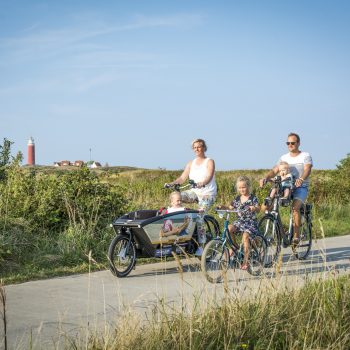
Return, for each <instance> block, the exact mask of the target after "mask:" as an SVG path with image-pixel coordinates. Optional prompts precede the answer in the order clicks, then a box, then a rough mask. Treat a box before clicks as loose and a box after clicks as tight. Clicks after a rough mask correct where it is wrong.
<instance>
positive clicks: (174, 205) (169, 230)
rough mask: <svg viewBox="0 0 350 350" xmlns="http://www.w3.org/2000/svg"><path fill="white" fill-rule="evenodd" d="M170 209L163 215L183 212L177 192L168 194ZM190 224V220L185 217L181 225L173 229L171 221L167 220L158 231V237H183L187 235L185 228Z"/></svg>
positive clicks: (179, 195)
mask: <svg viewBox="0 0 350 350" xmlns="http://www.w3.org/2000/svg"><path fill="white" fill-rule="evenodd" d="M170 205H171V206H170V207H169V208H168V209H166V210H165V211H164V212H163V214H170V213H175V212H177V211H182V210H185V208H184V207H182V203H181V194H180V193H179V192H172V193H171V194H170ZM189 223H190V219H189V218H188V217H185V219H184V222H183V224H181V225H179V226H177V227H175V226H174V224H173V220H171V219H167V220H165V221H164V224H163V227H162V228H161V230H160V233H159V237H168V236H172V235H179V236H181V235H183V234H187V232H186V228H187V227H188V224H189Z"/></svg>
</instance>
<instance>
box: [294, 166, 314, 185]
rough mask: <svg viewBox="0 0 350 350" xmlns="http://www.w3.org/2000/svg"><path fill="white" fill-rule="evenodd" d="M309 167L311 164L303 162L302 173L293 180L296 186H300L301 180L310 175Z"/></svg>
mask: <svg viewBox="0 0 350 350" xmlns="http://www.w3.org/2000/svg"><path fill="white" fill-rule="evenodd" d="M311 168H312V164H305V165H304V171H303V175H302V176H300V177H299V179H296V180H295V186H296V187H300V186H301V185H302V184H303V182H304V181H305V180H306V179H307V178H308V177H309V176H310V174H311Z"/></svg>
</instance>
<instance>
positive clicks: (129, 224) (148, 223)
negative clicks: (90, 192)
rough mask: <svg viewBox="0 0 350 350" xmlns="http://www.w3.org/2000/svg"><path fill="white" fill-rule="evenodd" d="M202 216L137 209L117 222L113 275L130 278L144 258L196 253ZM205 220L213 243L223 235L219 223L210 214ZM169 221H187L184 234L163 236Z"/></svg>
mask: <svg viewBox="0 0 350 350" xmlns="http://www.w3.org/2000/svg"><path fill="white" fill-rule="evenodd" d="M190 186H195V183H194V182H190V183H189V184H187V185H184V186H180V185H176V186H174V187H175V189H176V190H177V191H180V190H181V189H183V188H187V187H190ZM168 188H172V186H169V187H168ZM199 215H200V214H199V211H198V210H194V209H186V210H182V211H178V212H173V213H166V212H165V211H164V208H161V209H160V210H137V211H133V212H130V213H127V214H125V215H122V216H121V217H119V218H117V219H115V220H114V221H113V223H112V227H113V229H114V231H115V233H116V236H115V237H114V238H113V239H112V241H111V243H110V246H109V249H108V259H109V267H110V270H111V272H112V273H113V275H115V276H117V277H126V276H127V275H128V274H129V273H130V272H131V271H132V270H133V269H134V268H135V265H136V260H137V258H140V257H154V258H163V257H170V256H173V254H176V255H182V254H194V253H195V251H196V249H197V248H198V240H197V236H198V232H197V221H198V216H199ZM201 215H202V214H201ZM203 220H204V228H205V234H206V239H207V241H210V240H211V239H213V238H214V237H216V236H217V235H218V234H219V232H220V229H219V224H218V222H217V221H216V219H215V218H214V217H212V216H210V215H204V216H203ZM166 221H171V222H172V223H174V224H176V225H180V226H181V225H183V224H185V222H186V223H187V224H186V225H185V226H186V227H184V232H183V234H180V235H174V236H168V237H160V231H161V229H162V227H163V225H164V223H165V222H166Z"/></svg>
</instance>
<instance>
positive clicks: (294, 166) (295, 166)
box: [277, 152, 313, 187]
mask: <svg viewBox="0 0 350 350" xmlns="http://www.w3.org/2000/svg"><path fill="white" fill-rule="evenodd" d="M281 161H284V162H287V163H288V164H289V169H290V172H291V173H292V175H293V176H294V178H295V179H298V178H299V177H302V176H303V174H304V165H305V164H311V166H312V164H313V163H312V158H311V156H310V154H309V153H307V152H300V153H299V154H298V155H297V156H296V157H292V156H291V155H290V153H287V154H284V155H283V156H282V157H281V158H280V159H279V160H278V163H280V162H281ZM278 163H277V164H278ZM309 184H310V179H309V177H308V178H307V179H304V181H303V184H302V187H308V186H309Z"/></svg>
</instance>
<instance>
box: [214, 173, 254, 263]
mask: <svg viewBox="0 0 350 350" xmlns="http://www.w3.org/2000/svg"><path fill="white" fill-rule="evenodd" d="M236 189H237V192H238V193H239V195H238V196H237V197H236V198H235V199H234V200H233V201H232V202H231V205H230V206H229V209H232V210H234V211H236V212H237V216H238V218H237V219H236V220H234V221H233V223H232V224H231V225H229V226H228V230H229V232H230V234H231V236H232V239H233V241H234V242H235V243H236V239H235V236H236V235H237V234H240V233H242V241H243V249H244V259H243V264H242V266H241V269H242V270H247V269H248V257H249V236H251V237H254V236H255V235H256V234H257V233H258V221H257V216H256V215H257V213H258V212H259V211H260V206H259V202H258V199H257V198H256V196H254V195H253V194H252V193H251V182H250V180H249V178H248V177H246V176H240V177H238V179H237V182H236ZM219 208H221V209H224V207H223V206H221V207H219ZM236 244H237V243H236ZM237 247H238V245H237ZM230 255H232V251H230Z"/></svg>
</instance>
